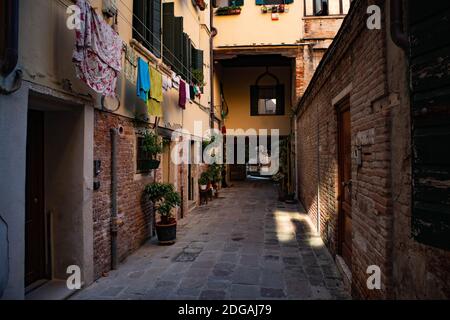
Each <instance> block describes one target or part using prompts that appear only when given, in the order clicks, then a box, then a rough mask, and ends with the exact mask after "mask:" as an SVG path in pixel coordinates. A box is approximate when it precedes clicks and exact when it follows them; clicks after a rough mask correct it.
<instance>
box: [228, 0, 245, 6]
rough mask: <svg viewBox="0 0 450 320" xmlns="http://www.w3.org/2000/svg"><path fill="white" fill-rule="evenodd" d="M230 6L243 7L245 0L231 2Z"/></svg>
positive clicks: (231, 0) (232, 0)
mask: <svg viewBox="0 0 450 320" xmlns="http://www.w3.org/2000/svg"><path fill="white" fill-rule="evenodd" d="M229 2H230V5H232V6H233V5H234V6H239V7H242V6H243V5H244V0H230V1H229Z"/></svg>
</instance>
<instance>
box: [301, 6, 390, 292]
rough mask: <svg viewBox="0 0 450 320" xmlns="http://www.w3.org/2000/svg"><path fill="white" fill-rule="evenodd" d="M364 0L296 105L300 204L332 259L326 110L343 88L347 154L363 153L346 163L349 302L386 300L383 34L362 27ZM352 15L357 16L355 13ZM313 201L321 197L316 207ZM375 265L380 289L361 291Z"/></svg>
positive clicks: (332, 145) (332, 134)
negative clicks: (349, 198)
mask: <svg viewBox="0 0 450 320" xmlns="http://www.w3.org/2000/svg"><path fill="white" fill-rule="evenodd" d="M367 5H368V3H367V1H360V2H359V6H358V7H357V8H355V9H356V10H354V12H353V17H352V24H351V25H349V26H348V27H347V29H346V30H345V31H341V33H340V39H339V45H338V46H336V47H334V48H333V54H332V55H331V56H330V57H329V58H327V59H328V61H327V63H326V64H324V66H323V67H322V69H321V70H320V72H319V73H318V74H316V75H315V78H314V79H313V83H312V86H311V87H310V88H309V89H308V90H307V93H306V96H305V98H304V99H303V100H302V105H301V111H300V114H299V117H298V120H297V121H298V132H297V134H298V141H299V148H298V152H299V156H298V162H297V165H298V168H299V170H298V171H299V198H300V199H301V201H302V202H303V203H304V205H305V207H306V209H307V211H308V214H309V215H310V216H311V218H312V220H313V222H314V223H317V208H318V207H319V210H320V232H321V235H322V237H323V238H324V240H325V242H326V243H327V246H328V247H329V249H330V251H331V252H332V253H333V254H336V253H339V252H338V245H337V243H338V215H337V211H338V209H337V205H338V202H337V191H338V186H337V182H338V143H337V111H336V108H335V106H334V105H333V104H332V101H333V99H335V97H337V96H338V95H339V94H340V93H341V92H343V91H344V90H345V89H346V88H349V86H350V85H351V86H352V89H351V90H350V92H349V93H350V106H351V107H350V108H351V109H350V112H351V136H352V138H351V144H352V150H355V148H357V147H361V148H362V152H363V166H362V167H361V168H358V167H357V165H356V163H355V159H353V160H352V181H353V185H352V224H353V227H352V230H353V243H352V250H353V254H352V265H351V266H349V268H350V269H351V271H352V279H353V281H352V292H353V294H354V296H355V297H364V298H369V297H371V298H378V297H387V296H388V292H389V285H390V283H389V279H390V278H391V271H392V270H391V267H390V264H389V261H390V258H391V254H390V250H391V247H390V244H391V242H390V238H389V234H390V232H391V229H390V228H391V212H392V210H391V200H390V195H389V190H390V180H389V179H388V175H389V172H390V171H389V170H390V166H389V165H390V162H389V152H390V144H389V136H388V135H389V129H390V123H389V109H390V105H389V99H388V97H387V96H386V85H385V83H386V72H385V65H386V62H385V54H384V53H385V34H384V32H382V31H380V30H374V31H369V30H368V29H367V28H365V17H366V16H365V13H364V11H365V9H366V8H367ZM355 11H356V12H355ZM364 133H365V134H369V135H370V133H373V141H372V140H370V139H369V140H370V141H368V142H367V141H365V142H364V143H366V142H367V144H364V145H363V143H361V142H360V141H358V136H361V135H364ZM318 198H319V199H320V201H319V203H318ZM369 265H378V266H380V267H381V270H382V273H383V274H382V290H381V291H378V290H375V291H369V290H368V289H367V288H366V279H367V275H366V269H367V267H368V266H369Z"/></svg>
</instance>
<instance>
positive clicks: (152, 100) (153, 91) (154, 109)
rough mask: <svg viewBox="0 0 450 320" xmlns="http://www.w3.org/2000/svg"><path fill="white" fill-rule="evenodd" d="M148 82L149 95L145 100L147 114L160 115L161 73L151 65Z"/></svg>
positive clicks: (161, 95) (161, 98)
mask: <svg viewBox="0 0 450 320" xmlns="http://www.w3.org/2000/svg"><path fill="white" fill-rule="evenodd" d="M150 83H151V85H150V96H149V99H148V102H147V109H148V114H149V115H151V116H156V117H162V115H163V113H162V108H161V102H162V101H163V92H162V75H161V73H160V72H159V71H157V70H156V69H155V68H153V67H150Z"/></svg>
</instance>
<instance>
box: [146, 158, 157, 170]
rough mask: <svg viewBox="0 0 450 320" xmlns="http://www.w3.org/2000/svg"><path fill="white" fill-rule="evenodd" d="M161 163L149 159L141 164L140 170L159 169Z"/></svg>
mask: <svg viewBox="0 0 450 320" xmlns="http://www.w3.org/2000/svg"><path fill="white" fill-rule="evenodd" d="M160 163H161V161H159V160H155V159H149V160H145V161H143V162H142V169H144V170H154V169H158V168H159V164H160Z"/></svg>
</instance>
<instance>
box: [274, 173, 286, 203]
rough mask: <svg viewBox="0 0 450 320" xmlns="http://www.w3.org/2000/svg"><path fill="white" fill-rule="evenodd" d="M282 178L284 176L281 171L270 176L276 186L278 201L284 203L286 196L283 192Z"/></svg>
mask: <svg viewBox="0 0 450 320" xmlns="http://www.w3.org/2000/svg"><path fill="white" fill-rule="evenodd" d="M284 178H285V175H284V173H282V172H281V171H279V172H278V173H277V174H275V175H273V176H272V180H273V181H274V182H275V183H276V184H277V186H278V201H284V200H285V198H286V196H285V192H284V187H283V185H284Z"/></svg>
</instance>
